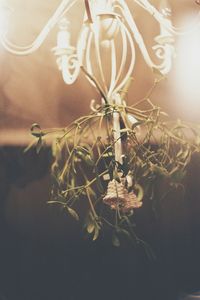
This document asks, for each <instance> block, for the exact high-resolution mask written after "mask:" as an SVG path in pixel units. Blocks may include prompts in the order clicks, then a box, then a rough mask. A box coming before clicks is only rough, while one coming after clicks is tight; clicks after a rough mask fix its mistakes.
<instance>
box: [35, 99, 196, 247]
mask: <svg viewBox="0 0 200 300" xmlns="http://www.w3.org/2000/svg"><path fill="white" fill-rule="evenodd" d="M144 103H146V107H147V108H146V109H145V110H144V109H140V106H141V104H144ZM116 112H118V113H119V115H120V123H121V132H120V133H121V136H120V139H121V141H122V147H123V154H124V155H123V161H122V163H119V162H118V161H116V159H115V143H117V141H116V140H115V139H114V132H113V125H112V118H113V114H114V113H116ZM132 117H134V119H135V120H136V121H135V122H132V119H131V118H132ZM31 133H32V135H34V136H35V137H36V138H37V146H36V149H37V151H38V152H39V151H40V149H41V146H42V144H43V142H44V141H45V140H46V139H47V138H48V136H49V135H53V143H52V153H53V157H54V162H53V164H52V167H51V169H52V177H53V185H52V191H51V199H50V201H49V202H48V203H49V204H51V205H59V206H61V207H63V209H65V210H66V212H67V213H68V214H69V215H71V216H72V217H73V218H75V219H76V220H77V221H78V220H79V219H80V220H81V222H82V224H83V226H84V228H85V229H86V231H87V232H88V234H89V235H91V236H92V239H93V240H96V239H97V238H98V236H99V234H100V233H101V232H102V231H103V230H108V231H109V230H110V231H111V232H112V241H113V244H114V245H115V246H119V245H120V239H121V236H122V235H124V236H126V237H127V238H128V239H130V240H131V241H133V242H136V243H144V242H143V241H142V240H140V239H139V237H138V236H137V235H136V233H135V228H134V226H133V225H134V224H133V221H134V211H135V210H137V209H142V208H139V207H141V205H142V201H144V202H145V201H151V202H152V206H154V207H156V201H158V199H157V196H156V184H155V183H156V182H157V180H163V181H165V182H167V186H168V188H169V189H170V188H173V189H176V188H177V187H179V186H182V185H183V179H184V176H185V174H186V170H187V166H188V164H189V162H190V159H191V156H192V154H193V153H194V152H199V150H200V127H199V126H198V125H196V126H194V125H191V124H188V123H184V122H182V121H181V120H178V121H176V122H172V121H171V120H169V118H168V116H167V115H166V114H165V113H164V112H162V110H161V109H160V108H159V107H157V106H155V105H153V104H152V102H151V101H150V100H149V98H145V99H143V100H142V101H140V102H138V103H136V104H134V105H132V106H126V105H125V103H124V104H123V105H114V104H108V103H106V104H104V105H102V106H99V107H98V108H97V109H96V110H95V111H92V112H91V113H90V114H89V115H88V116H83V117H81V118H79V119H77V120H76V121H75V122H73V123H72V124H70V125H69V126H67V127H66V128H61V129H46V130H42V129H41V128H40V126H39V125H38V124H34V125H33V126H32V128H31ZM55 134H56V137H55ZM111 185H112V186H111ZM124 189H125V190H126V196H127V197H129V198H128V199H129V200H128V201H129V202H126V203H125V202H123V201H122V200H123V199H122V200H121V194H120V193H122V192H123V193H124ZM113 193H114V194H115V197H114V198H112V196H110V194H111V195H113ZM130 195H131V197H132V198H131V197H130ZM133 195H134V196H133ZM133 197H134V199H133ZM130 199H132V200H130ZM130 201H132V202H130ZM134 201H135V202H134ZM124 203H125V204H126V205H125V204H124ZM145 246H147V245H146V244H145Z"/></svg>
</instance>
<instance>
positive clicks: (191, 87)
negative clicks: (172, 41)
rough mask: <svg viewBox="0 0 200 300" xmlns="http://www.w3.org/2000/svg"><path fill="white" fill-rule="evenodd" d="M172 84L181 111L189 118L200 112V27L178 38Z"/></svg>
mask: <svg viewBox="0 0 200 300" xmlns="http://www.w3.org/2000/svg"><path fill="white" fill-rule="evenodd" d="M187 22H188V23H189V22H190V20H187ZM187 22H186V23H187ZM174 84H175V87H174V88H175V89H176V90H177V93H178V95H180V96H179V97H178V100H177V101H178V105H179V106H180V107H181V110H182V109H183V110H184V111H186V112H187V114H188V115H190V116H191V115H195V114H196V113H197V112H198V111H200V27H197V28H196V30H193V31H192V32H190V33H188V34H187V35H184V36H181V37H179V40H178V43H177V58H176V66H175V80H174Z"/></svg>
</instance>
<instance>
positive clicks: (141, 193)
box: [134, 183, 144, 201]
mask: <svg viewBox="0 0 200 300" xmlns="http://www.w3.org/2000/svg"><path fill="white" fill-rule="evenodd" d="M134 189H135V190H136V191H137V199H138V201H142V199H143V197H144V190H143V188H142V187H141V185H139V184H138V183H136V184H135V186H134Z"/></svg>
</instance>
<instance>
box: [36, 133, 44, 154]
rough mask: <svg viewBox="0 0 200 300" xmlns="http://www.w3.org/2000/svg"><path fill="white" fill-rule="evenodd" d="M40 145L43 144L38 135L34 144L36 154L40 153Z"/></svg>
mask: <svg viewBox="0 0 200 300" xmlns="http://www.w3.org/2000/svg"><path fill="white" fill-rule="evenodd" d="M42 146H43V140H42V138H41V137H39V139H38V142H37V145H36V152H37V154H39V153H40V150H41V149H42Z"/></svg>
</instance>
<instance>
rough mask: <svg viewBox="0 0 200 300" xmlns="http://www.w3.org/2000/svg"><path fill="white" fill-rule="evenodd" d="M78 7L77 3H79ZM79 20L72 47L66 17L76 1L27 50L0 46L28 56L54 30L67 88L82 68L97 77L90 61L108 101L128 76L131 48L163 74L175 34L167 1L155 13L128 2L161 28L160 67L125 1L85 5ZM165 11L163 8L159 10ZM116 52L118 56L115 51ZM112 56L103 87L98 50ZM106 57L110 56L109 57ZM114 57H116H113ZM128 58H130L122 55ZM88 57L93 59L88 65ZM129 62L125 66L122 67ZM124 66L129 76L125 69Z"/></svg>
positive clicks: (96, 0) (64, 5) (63, 6)
mask: <svg viewBox="0 0 200 300" xmlns="http://www.w3.org/2000/svg"><path fill="white" fill-rule="evenodd" d="M81 1H82V0H81ZM82 2H84V17H83V19H82V20H81V21H80V22H81V30H80V33H79V35H78V37H77V42H76V45H72V44H71V33H70V27H71V24H69V21H68V19H67V15H68V14H70V10H71V9H72V7H73V6H76V5H77V4H78V3H79V4H80V0H63V1H61V3H60V5H59V6H58V8H57V9H56V11H55V12H54V14H53V15H52V17H51V18H50V19H49V20H48V22H47V24H46V25H45V26H44V28H43V29H42V31H41V32H40V33H39V35H38V36H37V37H36V39H35V40H34V41H33V43H31V44H30V45H28V46H23V47H20V46H18V45H15V44H13V43H12V42H11V41H9V40H8V39H7V37H6V34H4V35H1V43H2V45H3V46H4V47H5V49H6V50H8V51H9V52H10V53H13V54H15V55H27V54H31V53H33V52H34V51H36V50H37V49H38V48H39V47H40V46H41V45H42V44H43V42H44V41H45V39H46V38H47V36H48V34H49V32H50V31H51V30H52V29H53V28H54V27H55V26H56V25H57V26H58V34H57V45H56V47H54V48H53V49H52V50H53V52H54V54H55V55H56V57H57V63H58V66H59V69H60V70H61V72H62V76H63V79H64V81H65V83H66V84H72V83H73V82H74V81H75V80H76V79H77V77H78V75H79V72H80V69H81V68H82V67H84V68H85V70H86V71H87V72H88V74H89V75H91V76H93V75H95V76H94V77H96V74H94V73H95V71H94V69H93V60H96V61H97V64H98V68H99V70H98V75H99V80H98V82H99V84H100V86H101V88H102V90H103V91H104V92H105V93H106V95H107V96H108V97H110V96H111V95H114V94H116V93H117V92H118V91H119V90H120V89H121V88H122V87H123V86H124V84H125V83H126V81H127V79H128V78H129V77H130V76H131V75H132V72H133V69H134V65H135V43H136V44H137V45H138V47H139V49H140V51H141V53H142V55H143V57H144V60H145V62H146V63H147V65H148V66H149V67H150V68H154V69H157V70H158V71H160V72H161V73H163V74H167V73H168V72H169V70H170V68H171V60H172V57H173V55H174V34H176V33H178V30H176V28H174V27H173V26H172V24H171V21H170V15H171V11H170V8H169V6H168V5H167V2H166V1H163V2H162V3H161V10H160V11H159V10H157V9H156V8H155V7H154V6H152V5H151V4H150V2H149V1H148V0H132V2H133V3H136V4H137V5H138V6H140V7H142V8H143V9H144V10H145V11H147V12H148V13H149V14H150V15H152V17H153V18H154V19H155V20H156V21H157V22H158V24H159V25H160V35H159V36H157V37H156V38H155V43H156V44H155V46H153V50H154V52H155V55H156V56H157V58H159V59H160V61H161V62H160V63H159V64H157V63H155V62H153V60H152V59H151V57H150V55H149V53H148V50H147V48H146V46H145V42H144V40H143V37H142V35H141V33H140V31H139V29H138V27H137V25H136V22H135V20H134V17H133V15H132V13H131V11H130V9H129V6H128V4H127V3H126V1H124V0H84V1H82ZM164 5H166V7H163V6H164ZM118 45H120V48H121V51H120V53H117V51H116V50H117V49H118V48H119V46H118ZM105 48H106V49H107V56H108V55H110V56H111V58H112V59H111V60H112V62H111V66H110V67H111V74H110V75H111V76H110V80H109V81H107V80H106V78H105V74H104V70H103V66H102V49H104V50H105ZM109 52H110V54H109ZM118 52H119V51H118ZM128 53H130V55H127V54H128ZM92 56H93V59H92ZM127 60H128V61H127ZM126 65H128V70H125V66H126Z"/></svg>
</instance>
